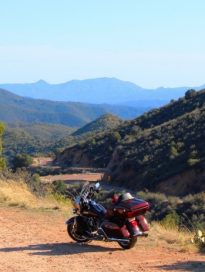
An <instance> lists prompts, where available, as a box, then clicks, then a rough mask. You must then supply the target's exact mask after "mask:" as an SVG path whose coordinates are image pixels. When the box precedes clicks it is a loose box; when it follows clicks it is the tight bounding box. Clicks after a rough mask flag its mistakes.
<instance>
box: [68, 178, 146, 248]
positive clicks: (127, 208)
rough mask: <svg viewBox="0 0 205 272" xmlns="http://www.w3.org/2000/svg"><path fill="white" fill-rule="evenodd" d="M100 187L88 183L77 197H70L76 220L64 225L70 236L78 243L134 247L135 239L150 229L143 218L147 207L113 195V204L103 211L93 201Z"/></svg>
mask: <svg viewBox="0 0 205 272" xmlns="http://www.w3.org/2000/svg"><path fill="white" fill-rule="evenodd" d="M99 187H100V184H99V183H96V184H90V183H88V182H87V183H85V185H84V186H83V188H82V190H81V192H80V194H78V195H77V196H74V195H72V200H73V206H74V209H73V213H74V214H75V216H74V217H72V218H70V219H69V220H68V221H67V222H66V224H67V231H68V234H69V236H70V237H71V238H72V239H73V240H75V241H77V242H79V243H86V242H90V241H93V240H98V241H106V242H113V241H114V242H117V243H118V244H119V245H120V246H121V247H122V248H124V249H130V248H132V247H134V245H135V244H136V242H137V238H138V237H140V236H147V235H148V231H149V225H148V223H147V220H146V219H145V217H144V214H145V213H146V212H147V210H148V209H149V203H148V202H146V201H144V200H142V199H138V198H134V197H132V195H131V194H130V193H124V194H122V195H119V196H117V195H114V196H113V198H112V200H113V204H112V205H111V206H110V207H109V208H108V209H106V208H105V207H103V206H102V205H101V204H98V203H96V202H95V201H94V200H93V197H94V194H95V193H96V192H98V191H99Z"/></svg>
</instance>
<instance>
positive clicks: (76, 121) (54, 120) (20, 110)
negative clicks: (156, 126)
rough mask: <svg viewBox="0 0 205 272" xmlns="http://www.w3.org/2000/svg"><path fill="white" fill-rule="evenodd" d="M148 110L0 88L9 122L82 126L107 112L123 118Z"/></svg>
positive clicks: (2, 115) (1, 114)
mask: <svg viewBox="0 0 205 272" xmlns="http://www.w3.org/2000/svg"><path fill="white" fill-rule="evenodd" d="M145 110H146V108H144V107H142V108H138V109H137V108H134V107H128V106H123V105H108V104H100V105H99V104H88V103H79V102H56V101H49V100H43V99H32V98H25V97H21V96H18V95H16V94H13V93H11V92H9V91H6V90H3V89H0V120H1V121H4V122H7V123H11V122H26V123H46V124H61V125H66V126H70V127H81V126H83V125H85V124H87V123H89V122H91V121H93V120H95V119H96V118H98V117H100V116H101V115H104V114H106V113H112V114H114V115H117V116H119V117H121V118H123V119H131V118H134V117H136V116H138V115H140V114H141V113H142V112H144V111H145Z"/></svg>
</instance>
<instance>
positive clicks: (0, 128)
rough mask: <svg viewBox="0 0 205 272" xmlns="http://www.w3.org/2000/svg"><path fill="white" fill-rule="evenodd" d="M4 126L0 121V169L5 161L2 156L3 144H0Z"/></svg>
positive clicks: (3, 166) (4, 164)
mask: <svg viewBox="0 0 205 272" xmlns="http://www.w3.org/2000/svg"><path fill="white" fill-rule="evenodd" d="M4 129H5V126H4V124H3V123H0V170H1V169H4V168H5V166H6V161H5V158H4V156H3V146H2V136H3V133H4Z"/></svg>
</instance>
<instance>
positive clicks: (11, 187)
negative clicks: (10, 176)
mask: <svg viewBox="0 0 205 272" xmlns="http://www.w3.org/2000/svg"><path fill="white" fill-rule="evenodd" d="M0 203H1V204H4V205H8V206H16V207H22V208H28V209H48V210H49V209H51V210H58V209H59V210H63V211H65V210H68V209H69V206H70V205H69V203H68V202H64V201H61V200H59V199H58V200H57V199H56V198H55V197H53V196H47V197H43V198H38V197H36V196H35V195H34V194H32V193H31V192H30V190H29V189H28V187H27V185H26V184H25V183H24V182H23V181H18V182H16V181H13V180H8V181H0Z"/></svg>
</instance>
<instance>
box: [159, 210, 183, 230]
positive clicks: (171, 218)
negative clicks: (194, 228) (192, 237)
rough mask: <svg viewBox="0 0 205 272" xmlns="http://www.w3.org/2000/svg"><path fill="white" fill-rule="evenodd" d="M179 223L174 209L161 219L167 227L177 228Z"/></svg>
mask: <svg viewBox="0 0 205 272" xmlns="http://www.w3.org/2000/svg"><path fill="white" fill-rule="evenodd" d="M179 223H180V217H179V215H178V214H177V213H176V211H172V212H171V213H169V214H167V215H166V216H165V217H164V218H163V219H162V220H161V224H162V226H164V227H165V228H167V229H175V228H178V226H179Z"/></svg>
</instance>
